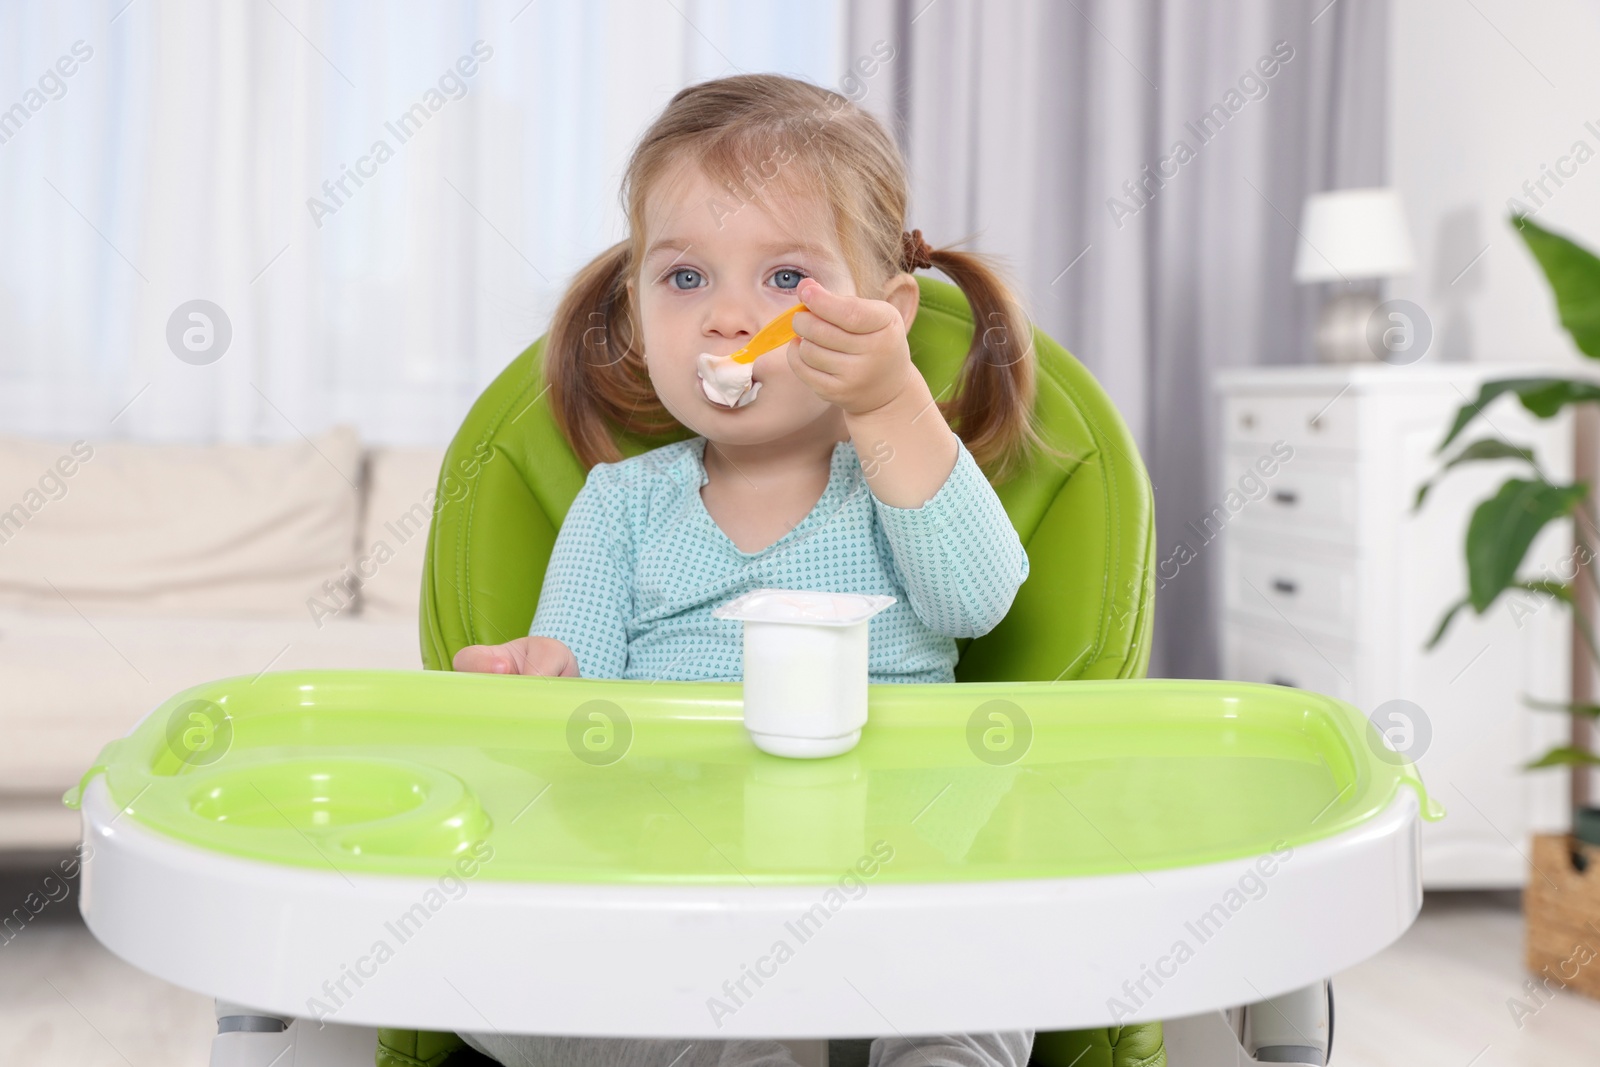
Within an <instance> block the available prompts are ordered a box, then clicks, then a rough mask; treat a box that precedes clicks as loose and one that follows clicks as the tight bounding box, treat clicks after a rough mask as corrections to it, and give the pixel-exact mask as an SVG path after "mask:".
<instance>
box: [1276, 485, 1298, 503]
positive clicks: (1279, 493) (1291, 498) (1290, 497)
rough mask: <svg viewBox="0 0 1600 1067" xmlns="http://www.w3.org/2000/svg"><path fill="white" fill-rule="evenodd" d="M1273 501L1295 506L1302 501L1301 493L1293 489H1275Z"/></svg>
mask: <svg viewBox="0 0 1600 1067" xmlns="http://www.w3.org/2000/svg"><path fill="white" fill-rule="evenodd" d="M1272 502H1273V503H1274V504H1282V505H1284V506H1285V507H1294V505H1296V504H1298V503H1299V502H1300V494H1299V493H1297V492H1295V491H1294V490H1293V489H1274V490H1273V491H1272Z"/></svg>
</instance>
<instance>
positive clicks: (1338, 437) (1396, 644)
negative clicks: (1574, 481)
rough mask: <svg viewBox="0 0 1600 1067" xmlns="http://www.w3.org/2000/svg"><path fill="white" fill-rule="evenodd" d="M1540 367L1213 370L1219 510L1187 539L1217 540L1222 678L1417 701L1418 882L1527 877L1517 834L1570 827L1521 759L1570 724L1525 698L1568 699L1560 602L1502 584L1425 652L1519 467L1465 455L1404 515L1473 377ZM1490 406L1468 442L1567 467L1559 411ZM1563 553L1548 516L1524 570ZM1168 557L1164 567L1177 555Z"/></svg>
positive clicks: (1526, 372) (1555, 778) (1366, 707)
mask: <svg viewBox="0 0 1600 1067" xmlns="http://www.w3.org/2000/svg"><path fill="white" fill-rule="evenodd" d="M1542 373H1562V371H1557V370H1550V369H1546V368H1539V367H1529V366H1527V365H1509V366H1508V365H1504V364H1501V365H1493V364H1481V363H1475V364H1433V365H1427V364H1424V365H1418V366H1410V367H1397V366H1390V365H1388V364H1383V363H1378V364H1370V365H1369V364H1362V365H1356V366H1301V367H1256V368H1249V369H1236V370H1229V371H1224V372H1221V373H1220V374H1218V376H1217V381H1216V386H1217V389H1218V391H1219V392H1220V393H1221V399H1222V412H1223V419H1224V426H1223V431H1222V443H1223V449H1222V466H1221V480H1220V483H1219V484H1218V485H1217V486H1216V491H1215V500H1214V502H1215V504H1216V507H1215V508H1214V509H1213V511H1212V512H1211V513H1210V514H1209V515H1207V516H1197V517H1196V521H1195V522H1192V523H1190V524H1189V526H1188V527H1187V528H1186V529H1185V530H1184V532H1183V535H1182V536H1183V537H1184V538H1185V539H1186V541H1187V544H1188V545H1189V546H1190V547H1191V548H1192V549H1194V550H1195V552H1196V553H1200V552H1206V553H1209V552H1213V551H1219V552H1220V557H1219V558H1220V561H1221V567H1220V573H1221V588H1220V589H1219V590H1218V594H1219V595H1218V597H1217V599H1216V601H1215V602H1216V603H1217V605H1218V607H1217V611H1218V612H1219V614H1220V620H1219V623H1220V625H1219V633H1220V637H1221V647H1222V664H1223V673H1224V674H1225V675H1226V676H1227V677H1230V678H1236V679H1240V680H1243V681H1252V682H1272V683H1276V684H1281V685H1293V686H1298V687H1301V688H1304V689H1311V690H1316V691H1318V692H1322V693H1327V694H1329V695H1332V696H1336V697H1339V698H1341V699H1343V700H1347V701H1349V702H1350V703H1352V704H1354V705H1356V706H1357V707H1358V708H1360V709H1361V710H1362V712H1363V713H1365V714H1367V715H1369V716H1371V715H1373V713H1374V712H1375V711H1378V709H1380V708H1384V706H1385V705H1386V704H1388V702H1390V701H1395V700H1400V701H1407V702H1410V704H1412V705H1415V706H1416V707H1417V708H1419V709H1420V710H1421V715H1420V716H1417V715H1415V714H1411V715H1409V716H1408V718H1410V719H1413V720H1417V721H1415V722H1413V723H1412V725H1411V727H1410V728H1409V729H1410V730H1411V731H1412V732H1411V734H1410V736H1411V738H1412V740H1411V742H1410V744H1411V745H1412V750H1411V751H1410V753H1409V754H1410V755H1411V756H1412V757H1413V758H1415V759H1416V762H1417V766H1418V768H1419V769H1420V770H1421V772H1422V777H1423V780H1424V782H1425V783H1426V784H1427V786H1428V789H1429V791H1430V793H1432V794H1433V795H1434V796H1435V797H1437V798H1438V800H1439V801H1440V803H1442V804H1443V805H1444V806H1445V808H1446V809H1447V810H1448V811H1449V816H1448V817H1447V818H1446V819H1444V820H1443V821H1441V822H1437V823H1428V824H1425V825H1424V827H1423V881H1424V884H1425V885H1426V886H1427V887H1429V888H1466V887H1507V888H1509V887H1515V886H1521V885H1522V884H1523V883H1524V881H1525V879H1526V872H1527V867H1528V860H1527V859H1526V856H1527V854H1528V851H1529V844H1528V842H1529V834H1530V833H1531V832H1532V831H1534V830H1541V831H1542V830H1551V829H1565V828H1566V819H1567V815H1566V811H1567V784H1566V783H1567V778H1566V775H1565V773H1564V772H1562V771H1532V772H1528V771H1523V770H1521V769H1520V765H1521V764H1522V763H1525V762H1526V761H1527V760H1529V759H1531V758H1533V757H1535V756H1537V755H1539V754H1540V753H1542V752H1543V751H1544V750H1545V749H1546V748H1548V747H1549V746H1550V745H1552V744H1559V743H1563V739H1564V738H1565V736H1566V730H1567V721H1566V719H1565V717H1564V716H1561V715H1558V714H1555V713H1550V712H1542V711H1534V710H1531V709H1528V708H1527V707H1526V706H1525V704H1524V702H1523V699H1522V695H1523V694H1524V693H1528V694H1531V695H1533V696H1535V697H1538V698H1541V699H1547V700H1561V699H1566V695H1567V693H1568V692H1569V689H1570V673H1569V668H1570V663H1571V646H1570V634H1571V628H1570V620H1571V615H1570V613H1569V612H1568V611H1567V610H1566V609H1565V608H1564V607H1562V606H1561V605H1559V604H1543V605H1541V604H1540V603H1539V602H1538V600H1537V599H1535V598H1533V597H1532V596H1528V597H1522V598H1521V599H1520V600H1519V601H1518V604H1517V606H1516V607H1513V606H1512V605H1511V603H1509V602H1508V597H1509V594H1508V595H1506V596H1502V598H1501V600H1500V601H1499V602H1497V603H1496V604H1495V606H1494V607H1493V608H1492V609H1491V610H1490V611H1489V612H1488V613H1487V614H1485V615H1484V616H1482V617H1481V618H1480V617H1479V616H1477V615H1474V614H1473V613H1472V611H1471V610H1470V609H1464V610H1463V611H1462V613H1461V614H1459V615H1458V616H1457V617H1456V619H1455V621H1454V623H1452V625H1451V628H1450V631H1449V633H1448V634H1447V635H1446V637H1445V639H1444V641H1443V642H1441V643H1440V644H1439V645H1438V646H1437V647H1435V648H1434V649H1433V651H1431V652H1429V651H1425V650H1424V647H1423V646H1424V645H1425V644H1426V642H1427V640H1428V638H1429V637H1431V636H1432V634H1433V632H1434V629H1435V627H1436V625H1437V623H1438V620H1439V618H1440V616H1441V615H1442V613H1443V612H1444V610H1445V609H1446V608H1447V607H1448V605H1450V604H1452V603H1454V602H1455V601H1456V600H1457V599H1458V598H1460V597H1461V596H1463V595H1464V594H1465V592H1466V565H1465V562H1464V558H1463V543H1464V539H1465V536H1466V526H1467V521H1468V519H1469V517H1470V515H1471V511H1472V508H1473V507H1474V506H1475V505H1476V503H1477V502H1478V501H1480V500H1482V499H1484V498H1485V497H1487V496H1489V495H1490V494H1491V493H1492V492H1493V491H1494V489H1495V488H1496V487H1498V486H1499V484H1500V483H1501V481H1503V480H1504V479H1505V478H1506V477H1507V476H1509V475H1511V474H1512V473H1513V472H1518V471H1520V470H1523V469H1525V468H1522V467H1520V466H1519V465H1517V464H1514V463H1511V462H1495V463H1477V464H1466V465H1463V466H1461V467H1458V468H1456V469H1455V470H1453V471H1451V472H1450V473H1449V474H1448V475H1447V476H1445V477H1444V479H1443V480H1442V481H1441V482H1440V483H1439V484H1438V485H1437V486H1436V487H1435V488H1434V489H1433V490H1432V491H1431V492H1430V494H1429V497H1428V500H1427V502H1426V503H1425V504H1424V506H1423V508H1422V510H1421V511H1420V512H1416V513H1413V512H1412V502H1413V501H1414V499H1415V497H1416V491H1417V487H1418V486H1419V485H1420V484H1421V483H1422V482H1423V481H1425V480H1426V479H1427V478H1429V477H1430V476H1432V475H1433V474H1434V473H1435V472H1436V471H1437V470H1438V467H1439V463H1438V460H1437V458H1436V457H1435V455H1434V449H1435V448H1436V447H1437V445H1438V443H1439V442H1440V441H1441V440H1442V439H1443V437H1444V434H1445V431H1446V429H1447V428H1448V426H1449V424H1450V421H1451V419H1452V418H1453V416H1454V414H1455V411H1456V409H1457V407H1458V406H1459V405H1461V404H1462V403H1464V402H1466V401H1467V400H1469V399H1472V398H1474V397H1476V396H1477V392H1478V385H1479V383H1480V382H1482V381H1484V380H1487V379H1492V378H1502V377H1529V376H1536V375H1539V374H1542ZM1568 373H1570V372H1568ZM1485 414H1486V415H1487V421H1485V419H1484V418H1483V417H1482V416H1480V417H1479V419H1478V420H1477V422H1476V423H1475V424H1474V425H1473V426H1472V427H1470V428H1469V429H1468V431H1467V432H1466V434H1465V435H1464V436H1463V437H1462V438H1461V440H1462V441H1469V440H1475V439H1476V438H1478V437H1482V436H1487V435H1489V433H1490V432H1491V431H1498V433H1499V434H1500V435H1502V436H1504V437H1505V438H1507V439H1508V440H1510V441H1512V442H1513V443H1518V444H1527V445H1531V446H1532V447H1533V448H1534V451H1535V453H1536V455H1537V456H1538V457H1539V459H1540V462H1541V463H1542V464H1543V465H1544V467H1545V469H1546V471H1547V472H1548V474H1549V476H1550V477H1551V478H1553V479H1559V480H1568V479H1570V478H1571V474H1572V420H1571V416H1570V414H1563V415H1562V416H1560V417H1558V418H1556V419H1554V420H1550V421H1548V422H1546V421H1541V420H1538V419H1535V418H1532V417H1531V416H1529V415H1528V414H1527V413H1526V412H1525V411H1523V409H1522V407H1521V405H1520V404H1519V403H1518V402H1517V401H1516V400H1515V399H1514V398H1511V397H1502V398H1500V399H1499V400H1497V401H1496V402H1495V403H1494V404H1492V405H1491V406H1490V407H1489V408H1488V409H1487V410H1486V412H1485ZM1164 547H1165V546H1164ZM1571 551H1572V548H1571V532H1570V527H1569V526H1566V525H1563V526H1562V527H1561V528H1559V529H1558V528H1555V527H1552V528H1550V529H1547V530H1546V531H1545V532H1544V534H1543V535H1541V537H1540V538H1539V540H1537V541H1536V542H1535V543H1534V546H1533V550H1532V551H1531V552H1530V554H1529V557H1528V563H1527V564H1525V566H1524V570H1523V571H1522V572H1519V573H1521V574H1524V575H1529V574H1533V573H1536V572H1537V571H1538V570H1539V568H1540V566H1542V565H1544V564H1549V565H1550V566H1551V567H1552V568H1555V567H1557V566H1558V565H1559V564H1560V563H1561V562H1562V561H1564V560H1567V559H1568V558H1569V557H1570V554H1571ZM1164 554H1165V553H1164ZM1163 566H1164V567H1165V571H1164V572H1162V577H1163V578H1169V579H1170V578H1171V577H1172V576H1173V572H1174V571H1175V570H1176V569H1177V568H1176V566H1175V561H1173V560H1172V558H1171V557H1170V556H1168V558H1167V560H1166V561H1165V562H1164V564H1163ZM1158 595H1159V594H1158ZM1396 710H1398V711H1402V712H1406V711H1409V709H1408V708H1407V707H1406V705H1389V706H1388V707H1387V708H1384V710H1383V712H1381V713H1380V716H1379V719H1380V723H1381V726H1382V727H1383V728H1384V729H1389V728H1391V727H1392V726H1394V725H1396V724H1398V723H1400V722H1402V721H1403V720H1399V719H1396V718H1394V717H1393V716H1392V715H1391V714H1390V713H1391V712H1393V711H1396ZM1405 736H1406V734H1405V733H1404V730H1402V733H1401V734H1398V735H1397V737H1401V738H1404V737H1405ZM1403 744H1404V742H1402V745H1403Z"/></svg>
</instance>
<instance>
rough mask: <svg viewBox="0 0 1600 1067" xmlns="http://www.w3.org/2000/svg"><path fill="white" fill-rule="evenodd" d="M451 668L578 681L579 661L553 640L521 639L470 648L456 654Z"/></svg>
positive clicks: (551, 638) (566, 648)
mask: <svg viewBox="0 0 1600 1067" xmlns="http://www.w3.org/2000/svg"><path fill="white" fill-rule="evenodd" d="M451 666H452V667H454V668H455V669H456V670H458V671H477V672H479V673H481V674H538V675H543V676H545V677H550V678H576V677H578V658H577V657H576V656H574V655H573V654H572V649H570V648H568V647H567V646H566V645H564V644H562V643H561V642H560V641H557V640H556V639H555V638H553V637H519V638H517V639H516V640H514V641H507V642H506V643H505V644H503V645H468V646H466V647H465V648H463V649H462V650H461V651H460V652H457V653H456V655H455V659H454V660H453V661H452V662H451Z"/></svg>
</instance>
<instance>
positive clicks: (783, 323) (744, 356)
mask: <svg viewBox="0 0 1600 1067" xmlns="http://www.w3.org/2000/svg"><path fill="white" fill-rule="evenodd" d="M805 310H806V306H805V305H804V304H796V305H795V306H794V307H792V308H790V309H789V310H787V311H785V312H783V313H782V314H780V315H779V316H778V317H777V318H775V319H773V320H772V321H771V322H769V323H767V324H766V325H765V326H763V327H761V329H760V330H759V331H757V333H756V335H755V336H754V337H752V338H750V343H749V344H747V345H745V346H744V347H743V348H741V349H739V351H737V352H735V353H734V354H733V355H732V356H730V357H729V358H730V359H732V360H733V361H734V362H735V363H754V362H755V361H756V357H757V356H759V355H761V354H762V353H763V352H771V351H772V350H773V349H774V348H777V347H778V346H779V345H786V344H788V343H789V342H790V341H793V340H794V338H795V332H794V315H795V312H797V311H805Z"/></svg>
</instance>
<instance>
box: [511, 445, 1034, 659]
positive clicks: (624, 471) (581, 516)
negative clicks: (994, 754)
mask: <svg viewBox="0 0 1600 1067" xmlns="http://www.w3.org/2000/svg"><path fill="white" fill-rule="evenodd" d="M956 443H957V447H958V450H959V454H958V455H957V457H956V464H955V468H954V469H953V470H952V471H951V472H950V476H949V477H948V478H946V479H945V483H944V485H942V486H941V487H940V488H939V490H938V492H937V493H936V494H935V495H934V496H933V498H932V499H931V500H928V501H927V502H925V503H924V504H923V505H922V506H921V507H918V508H897V507H891V506H890V505H888V504H885V503H884V502H883V501H881V500H879V499H878V498H877V497H876V496H874V495H873V493H872V490H871V487H870V486H868V485H867V480H866V475H865V474H863V472H862V470H861V463H860V460H859V459H858V458H857V457H856V450H855V446H854V445H853V444H852V443H851V442H849V441H840V442H838V443H836V444H835V445H834V447H833V457H832V461H831V466H830V470H829V474H828V487H827V488H826V489H825V490H823V493H822V497H821V499H819V500H818V501H817V503H816V506H815V507H813V508H812V509H811V511H810V513H809V514H807V515H806V517H805V518H804V519H802V520H801V521H800V523H799V524H798V525H796V526H795V527H794V529H792V530H790V531H789V532H788V533H786V534H784V535H783V536H782V537H780V538H779V539H778V540H777V541H775V542H773V543H772V544H771V545H768V546H767V547H766V548H764V549H762V550H761V551H760V552H744V551H741V550H740V549H739V548H738V546H736V545H735V544H734V543H733V542H732V541H731V540H730V539H729V538H728V535H727V534H725V533H723V531H722V528H721V527H720V526H718V525H717V524H716V521H715V520H714V519H712V517H711V513H710V512H708V511H707V510H706V508H705V503H704V502H703V501H702V500H701V498H700V487H701V486H703V485H705V484H706V483H707V481H708V480H709V479H708V478H707V476H706V472H705V464H704V456H705V445H706V439H705V438H704V437H692V438H689V439H687V440H684V441H677V442H674V443H672V444H670V445H664V446H663V447H661V448H657V449H653V450H651V451H649V452H645V453H643V454H641V455H638V456H633V457H630V458H628V459H624V460H622V461H620V462H618V463H598V464H596V465H595V466H594V467H593V468H591V469H590V471H589V476H588V478H587V480H586V481H585V482H584V485H583V488H582V489H581V490H579V491H578V495H577V496H576V497H575V498H574V499H573V501H572V507H571V508H570V509H569V510H568V511H567V516H566V519H565V520H564V521H563V522H562V524H561V530H560V532H559V533H558V534H557V535H556V543H555V546H554V548H553V549H552V551H551V555H550V563H549V567H548V569H547V570H546V572H545V577H544V587H543V590H542V591H541V592H540V595H539V606H538V609H537V611H536V612H535V614H534V617H533V623H532V625H531V626H530V627H529V629H528V632H529V633H530V634H532V635H534V636H538V637H553V638H555V639H557V640H559V641H561V642H562V643H564V644H565V645H566V646H567V647H568V648H570V649H572V651H573V654H574V655H575V656H576V657H577V660H578V671H579V673H580V674H581V675H582V676H583V677H585V678H637V679H653V680H659V681H739V680H741V679H742V678H743V676H744V644H743V641H744V631H743V625H744V624H743V623H742V622H740V621H739V620H737V619H718V618H714V617H712V614H711V609H713V608H715V607H717V606H718V605H721V604H726V603H727V602H728V601H730V600H732V599H733V598H734V597H737V596H739V595H740V594H742V593H747V592H749V591H750V590H752V589H761V588H771V589H808V590H815V591H820V592H830V593H867V594H887V595H889V596H893V597H895V598H896V601H895V603H894V604H891V605H890V606H889V607H887V608H885V609H884V610H883V611H881V612H879V613H878V614H877V615H875V616H873V618H872V620H871V622H869V623H868V626H867V640H868V659H867V674H868V680H869V681H871V682H874V683H883V682H952V681H954V680H955V665H956V660H957V658H958V657H957V652H956V643H955V638H957V637H977V636H979V635H981V634H985V633H988V632H989V631H990V630H992V629H994V628H995V626H996V625H998V624H999V622H1000V620H1001V619H1003V618H1005V614H1006V612H1007V611H1008V610H1010V608H1011V602H1012V601H1013V600H1014V599H1015V598H1016V593H1017V588H1018V587H1019V586H1021V584H1022V582H1023V580H1024V579H1026V578H1027V577H1028V554H1027V553H1026V552H1025V551H1024V550H1023V547H1022V541H1021V539H1020V538H1018V536H1017V532H1016V529H1015V528H1014V527H1012V525H1011V520H1010V517H1009V516H1007V514H1006V511H1005V507H1004V505H1002V504H1001V503H1000V498H999V497H998V496H996V495H995V492H994V489H993V487H991V486H990V485H989V480H988V479H987V478H986V477H984V474H983V471H982V470H981V469H979V467H978V464H977V461H976V460H975V459H974V458H973V456H972V453H970V452H969V451H967V446H966V444H965V443H964V442H962V441H961V439H960V438H959V437H957V438H956ZM888 462H893V460H892V459H891V460H889V461H888Z"/></svg>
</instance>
